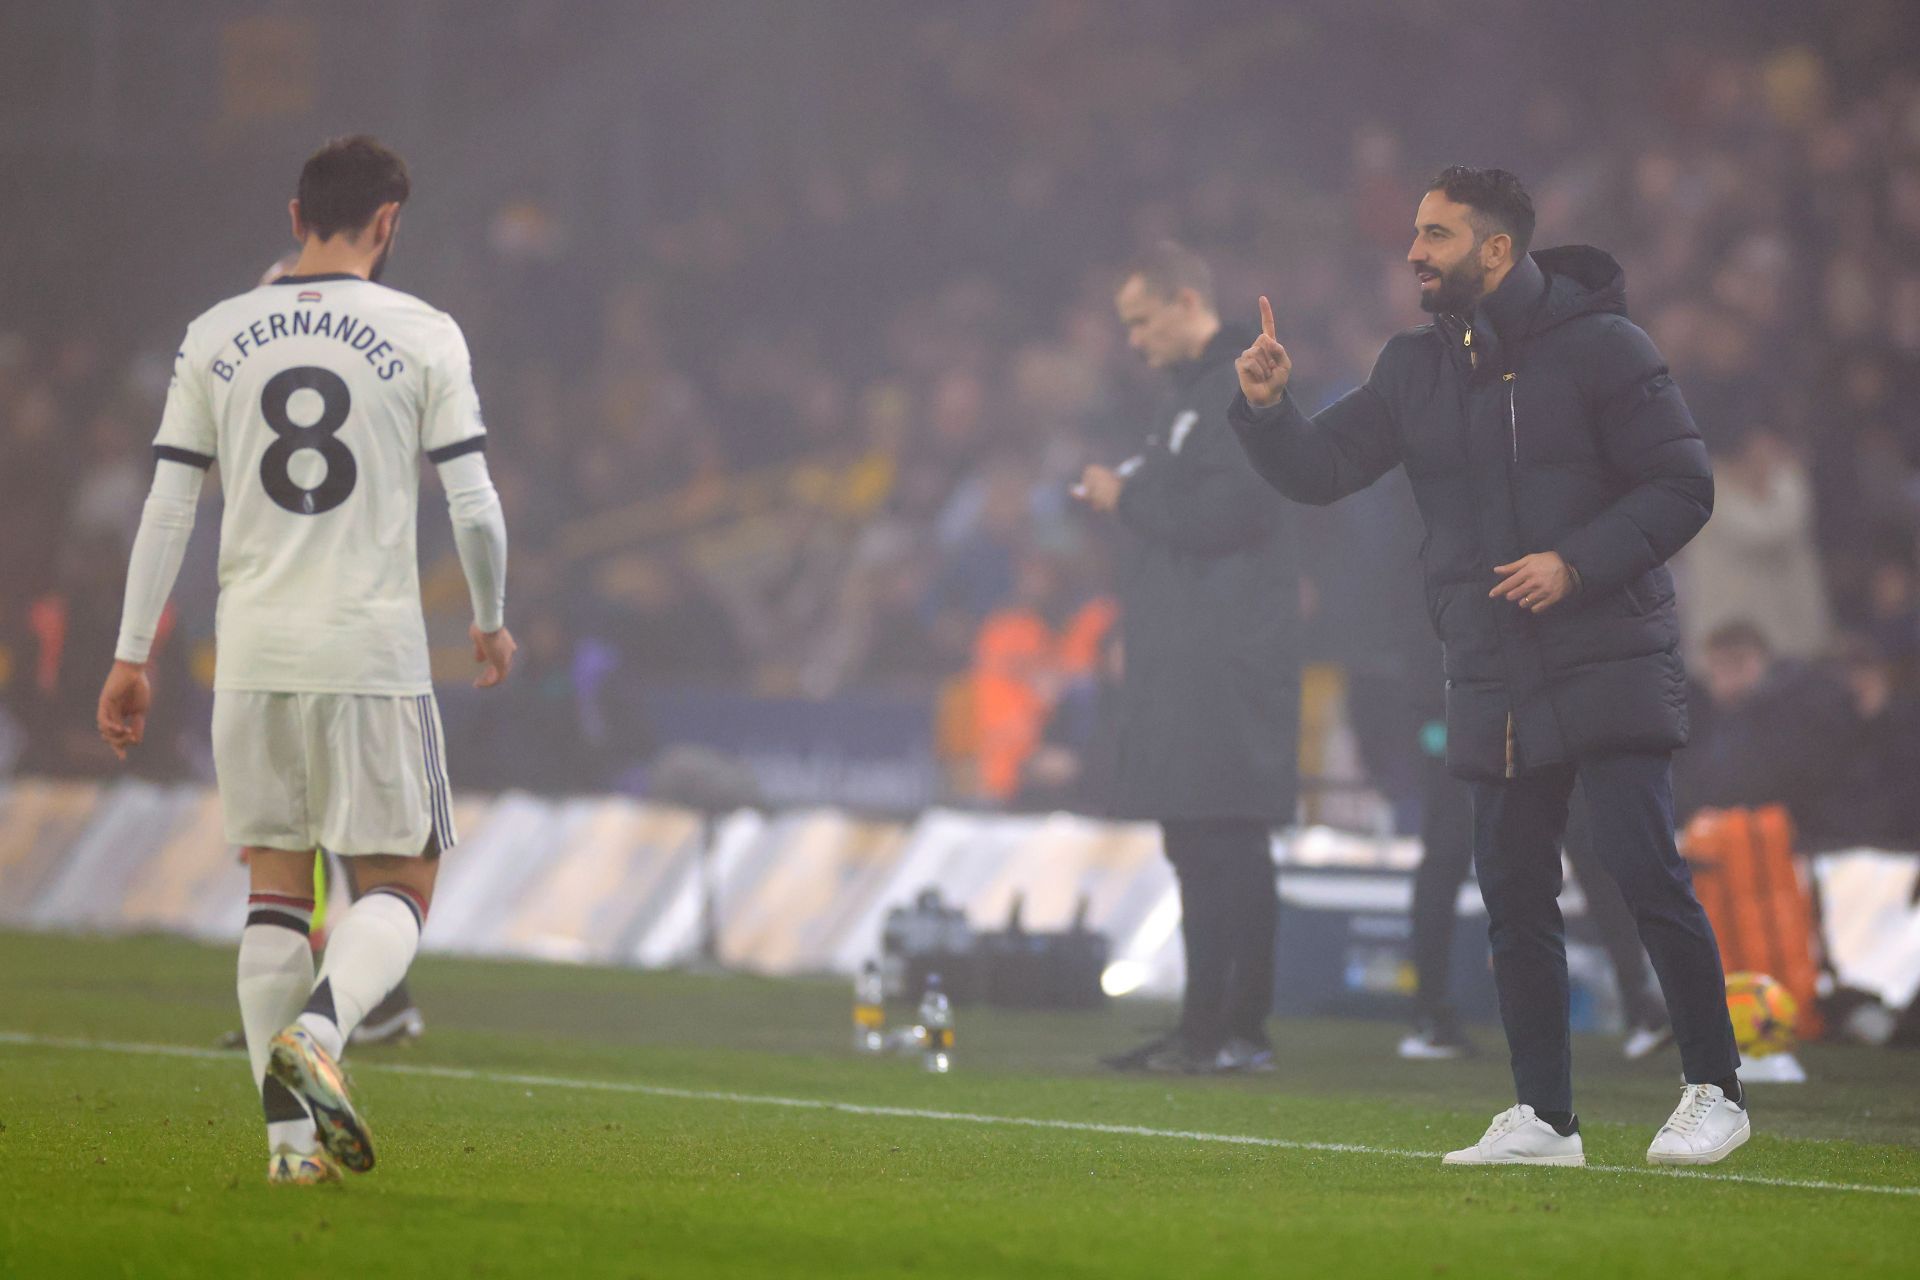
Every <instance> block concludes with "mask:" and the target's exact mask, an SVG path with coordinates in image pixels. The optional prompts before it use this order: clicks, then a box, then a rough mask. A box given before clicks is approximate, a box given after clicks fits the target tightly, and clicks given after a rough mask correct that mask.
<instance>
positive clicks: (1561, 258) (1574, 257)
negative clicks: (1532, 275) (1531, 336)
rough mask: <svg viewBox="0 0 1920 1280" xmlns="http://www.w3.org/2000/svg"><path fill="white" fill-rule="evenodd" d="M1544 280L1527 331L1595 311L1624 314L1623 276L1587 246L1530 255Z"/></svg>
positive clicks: (1609, 256)
mask: <svg viewBox="0 0 1920 1280" xmlns="http://www.w3.org/2000/svg"><path fill="white" fill-rule="evenodd" d="M1532 257H1533V261H1534V264H1535V265H1536V266H1538V267H1539V268H1540V270H1541V271H1542V272H1543V273H1544V274H1545V275H1546V277H1547V294H1546V297H1545V298H1544V299H1543V300H1542V302H1541V305H1540V308H1539V309H1538V310H1537V311H1536V312H1535V313H1534V320H1533V323H1532V324H1531V325H1529V326H1528V328H1529V330H1531V331H1533V332H1536V333H1537V332H1539V331H1540V330H1542V329H1551V328H1552V327H1553V326H1554V325H1557V324H1561V323H1563V322H1565V321H1568V320H1571V319H1573V318H1574V317H1575V316H1584V315H1590V314H1593V313H1595V312H1610V313H1612V314H1614V315H1620V316H1624V315H1626V314H1627V273H1626V272H1625V271H1624V270H1622V269H1621V267H1620V264H1619V263H1618V262H1616V261H1614V258H1613V255H1612V254H1610V253H1607V252H1605V251H1604V250H1601V249H1596V248H1594V247H1593V246H1592V245H1587V244H1569V245H1562V246H1560V247H1559V248H1555V249H1541V250H1540V251H1538V252H1537V253H1534V254H1533V255H1532Z"/></svg>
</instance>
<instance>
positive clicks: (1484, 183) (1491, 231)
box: [1427, 164, 1533, 258]
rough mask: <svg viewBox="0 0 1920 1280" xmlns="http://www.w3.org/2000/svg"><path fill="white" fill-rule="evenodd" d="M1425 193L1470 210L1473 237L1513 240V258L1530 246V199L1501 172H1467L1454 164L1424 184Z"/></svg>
mask: <svg viewBox="0 0 1920 1280" xmlns="http://www.w3.org/2000/svg"><path fill="white" fill-rule="evenodd" d="M1427 190H1429V191H1438V192H1441V193H1443V194H1444V195H1445V196H1446V197H1447V199H1449V200H1451V201H1453V202H1454V203H1455V204H1464V205H1466V206H1467V207H1468V208H1469V209H1472V210H1473V217H1472V218H1471V219H1470V221H1471V222H1472V223H1473V233H1474V235H1475V237H1476V238H1478V239H1480V240H1485V239H1486V238H1487V237H1488V236H1491V235H1498V234H1500V233H1501V232H1505V233H1506V234H1507V235H1509V236H1511V237H1513V256H1514V257H1515V258H1518V257H1519V256H1520V255H1521V254H1523V253H1525V252H1526V251H1527V246H1528V245H1530V244H1532V243H1533V197H1532V196H1530V195H1528V194H1527V189H1526V188H1525V187H1523V186H1521V185H1520V179H1518V178H1516V177H1514V176H1513V175H1512V174H1510V173H1508V172H1507V171H1506V170H1505V169H1471V168H1468V167H1467V166H1466V165H1463V164H1456V165H1453V166H1452V167H1450V168H1446V169H1442V170H1441V171H1440V176H1439V177H1437V178H1435V179H1434V180H1433V181H1432V182H1430V183H1428V184H1427Z"/></svg>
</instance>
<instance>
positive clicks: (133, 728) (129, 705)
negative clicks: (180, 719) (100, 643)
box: [94, 661, 153, 760]
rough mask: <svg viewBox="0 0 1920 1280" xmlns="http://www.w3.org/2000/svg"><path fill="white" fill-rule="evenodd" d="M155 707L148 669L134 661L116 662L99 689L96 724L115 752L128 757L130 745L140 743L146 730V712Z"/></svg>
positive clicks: (95, 716)
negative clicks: (148, 680)
mask: <svg viewBox="0 0 1920 1280" xmlns="http://www.w3.org/2000/svg"><path fill="white" fill-rule="evenodd" d="M152 706H153V686H152V685H151V684H149V683H147V669H146V668H145V667H143V666H137V665H135V664H134V663H131V662H118V661H116V662H115V663H114V664H113V670H111V671H109V672H107V683H106V684H105V685H104V686H103V687H102V688H101V690H100V708H99V710H98V711H96V712H95V713H94V723H95V725H96V726H97V727H98V728H99V730H100V736H101V738H102V739H104V740H105V741H106V744H107V745H108V746H109V747H112V748H113V754H114V755H116V756H118V757H119V758H120V759H122V760H125V759H126V758H127V748H128V747H133V746H138V745H139V744H140V739H141V738H143V737H145V736H146V733H147V711H148V710H149V709H150V708H151V707H152Z"/></svg>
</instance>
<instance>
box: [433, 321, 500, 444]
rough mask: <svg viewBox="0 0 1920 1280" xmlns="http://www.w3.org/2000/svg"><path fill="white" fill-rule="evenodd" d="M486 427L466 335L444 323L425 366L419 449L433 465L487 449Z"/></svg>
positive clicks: (453, 325)
mask: <svg viewBox="0 0 1920 1280" xmlns="http://www.w3.org/2000/svg"><path fill="white" fill-rule="evenodd" d="M486 443H487V427H486V424H485V423H484V422H482V421H481V420H480V396H479V393H477V392H476V391H475V390H474V389H473V359H472V357H471V356H469V355H468V354H467V339H466V335H464V334H462V333H461V332H460V326H459V325H458V324H456V323H454V322H453V321H452V320H451V319H449V320H448V321H447V322H446V332H445V334H444V335H443V336H442V338H441V340H440V342H439V344H438V347H437V349H436V351H435V352H434V356H433V359H432V360H431V362H430V363H429V364H428V366H427V376H426V411H425V413H424V415H423V416H422V418H421V422H420V448H421V449H422V450H423V451H424V452H425V453H426V455H427V457H428V458H429V459H430V460H431V461H433V462H434V463H436V464H438V463H442V462H448V461H451V460H452V459H454V458H458V457H460V456H461V455H462V454H467V453H477V452H479V451H480V450H481V449H484V448H486Z"/></svg>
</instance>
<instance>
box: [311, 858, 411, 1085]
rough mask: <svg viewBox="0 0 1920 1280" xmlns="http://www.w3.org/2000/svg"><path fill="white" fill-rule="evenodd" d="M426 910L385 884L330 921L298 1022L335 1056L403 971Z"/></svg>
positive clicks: (384, 997) (392, 986) (396, 982)
mask: <svg viewBox="0 0 1920 1280" xmlns="http://www.w3.org/2000/svg"><path fill="white" fill-rule="evenodd" d="M425 914H426V913H425V911H424V910H423V909H422V907H421V906H420V904H419V902H418V901H417V900H416V899H415V898H414V896H413V895H412V894H410V893H408V892H407V891H406V890H404V889H399V888H396V887H394V886H391V885H383V886H381V887H379V888H376V889H370V890H368V891H367V895H366V896H365V897H364V898H361V899H360V900H359V901H358V902H356V903H354V904H353V905H352V906H351V907H348V908H347V912H346V915H345V916H343V917H342V918H341V920H340V923H339V924H337V925H335V926H334V928H333V936H332V937H331V938H330V939H329V940H328V942H327V956H326V959H325V960H324V961H322V962H321V965H320V981H319V984H318V985H317V986H315V987H314V989H313V997H312V998H311V999H310V1000H308V1001H307V1007H306V1010H305V1012H303V1013H302V1014H301V1015H300V1025H301V1026H302V1027H305V1028H306V1030H307V1033H308V1034H309V1035H311V1036H312V1037H313V1038H314V1039H315V1040H317V1041H318V1042H319V1043H320V1047H321V1048H323V1049H325V1050H326V1051H327V1052H328V1053H330V1054H332V1055H333V1056H334V1057H335V1058H338V1057H339V1056H340V1053H341V1050H342V1049H344V1048H345V1047H346V1043H347V1037H348V1036H350V1035H352V1034H353V1029H354V1028H355V1027H357V1026H359V1025H360V1020H361V1019H362V1018H364V1017H366V1016H367V1011H368V1010H369V1009H371V1008H373V1007H374V1006H375V1005H377V1004H379V1003H380V1002H381V1001H382V1000H384V999H386V997H387V992H389V991H391V990H393V989H394V988H395V987H396V986H399V985H400V980H401V979H402V978H404V977H406V976H407V967H408V966H409V965H411V964H412V963H413V954H414V952H415V951H418V950H419V949H420V926H421V923H422V921H423V919H424V917H425Z"/></svg>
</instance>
